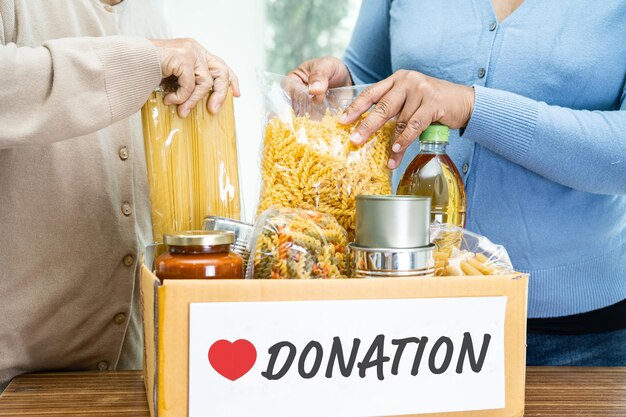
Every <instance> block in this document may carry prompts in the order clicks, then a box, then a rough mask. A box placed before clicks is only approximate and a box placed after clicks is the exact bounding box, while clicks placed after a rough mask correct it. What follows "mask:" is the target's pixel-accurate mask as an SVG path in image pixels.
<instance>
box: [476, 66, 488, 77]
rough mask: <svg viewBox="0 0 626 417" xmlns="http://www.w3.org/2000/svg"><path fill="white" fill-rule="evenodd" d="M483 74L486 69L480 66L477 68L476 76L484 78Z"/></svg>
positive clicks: (485, 72)
mask: <svg viewBox="0 0 626 417" xmlns="http://www.w3.org/2000/svg"><path fill="white" fill-rule="evenodd" d="M485 74H487V70H486V69H484V68H481V69H479V70H478V78H485Z"/></svg>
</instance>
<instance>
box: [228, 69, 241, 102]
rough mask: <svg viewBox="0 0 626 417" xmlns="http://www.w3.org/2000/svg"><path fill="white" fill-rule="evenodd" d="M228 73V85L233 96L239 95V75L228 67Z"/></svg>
mask: <svg viewBox="0 0 626 417" xmlns="http://www.w3.org/2000/svg"><path fill="white" fill-rule="evenodd" d="M228 74H229V76H230V86H231V88H232V89H233V96H235V97H241V89H240V88H239V77H237V75H236V74H235V73H234V72H233V70H231V69H229V70H228Z"/></svg>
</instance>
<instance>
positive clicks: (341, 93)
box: [257, 74, 395, 238]
mask: <svg viewBox="0 0 626 417" xmlns="http://www.w3.org/2000/svg"><path fill="white" fill-rule="evenodd" d="M261 85H262V89H263V93H264V96H265V108H266V122H265V136H264V144H263V150H262V161H261V176H262V181H263V183H262V189H261V195H260V202H259V207H258V210H257V214H260V213H262V212H263V211H265V210H266V209H268V208H269V207H271V206H274V205H277V206H281V207H293V208H303V209H307V210H317V211H321V212H323V213H328V214H331V215H333V216H334V217H335V218H336V219H337V220H338V221H339V224H340V225H341V226H343V227H344V228H345V229H346V230H347V231H348V235H349V237H350V238H352V237H353V236H354V227H355V224H354V222H355V219H354V216H355V207H356V201H355V198H356V196H357V195H359V194H373V195H376V194H391V193H392V190H391V173H390V170H389V169H388V168H387V162H388V161H389V150H390V146H391V144H390V143H391V140H392V139H393V135H394V129H395V122H388V123H387V124H385V126H384V127H383V128H382V129H380V130H379V131H378V132H377V133H376V134H375V135H373V136H372V138H371V140H369V141H368V142H367V143H366V144H364V145H363V146H360V147H355V146H353V145H352V144H351V142H350V141H349V137H350V134H351V133H352V131H353V130H354V127H355V124H352V125H342V124H341V123H339V121H338V117H339V115H340V114H341V112H342V111H343V110H344V109H345V108H346V107H347V106H348V105H349V104H350V103H351V102H352V101H353V100H354V99H355V98H356V97H357V95H358V94H359V93H360V92H361V91H362V90H363V88H364V87H363V86H355V87H348V88H337V89H331V90H329V91H328V92H327V94H326V97H325V98H324V100H320V102H316V101H315V100H314V99H313V98H312V96H310V95H309V94H308V91H306V90H305V89H304V88H303V86H302V84H301V83H297V82H294V81H293V79H292V78H289V77H283V76H276V75H272V74H264V75H263V76H261Z"/></svg>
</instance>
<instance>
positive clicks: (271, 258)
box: [246, 207, 348, 279]
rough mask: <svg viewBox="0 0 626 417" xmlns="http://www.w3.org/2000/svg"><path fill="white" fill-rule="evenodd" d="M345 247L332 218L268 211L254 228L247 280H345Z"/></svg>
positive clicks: (303, 212)
mask: <svg viewBox="0 0 626 417" xmlns="http://www.w3.org/2000/svg"><path fill="white" fill-rule="evenodd" d="M347 245H348V238H347V234H346V231H345V230H344V229H343V228H342V227H341V226H340V225H339V223H338V222H337V220H336V219H335V218H334V217H333V216H331V215H328V214H324V213H320V212H318V211H311V210H302V209H292V208H284V207H271V208H269V209H268V210H266V211H265V212H264V213H263V214H261V216H260V217H259V219H258V220H257V222H256V224H255V226H254V231H253V234H252V239H251V241H250V249H251V250H250V259H249V261H248V268H247V271H246V278H257V279H268V278H271V279H285V278H295V279H306V278H344V277H346V266H347V255H346V247H347Z"/></svg>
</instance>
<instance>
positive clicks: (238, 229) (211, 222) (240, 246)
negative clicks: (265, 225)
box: [204, 216, 254, 276]
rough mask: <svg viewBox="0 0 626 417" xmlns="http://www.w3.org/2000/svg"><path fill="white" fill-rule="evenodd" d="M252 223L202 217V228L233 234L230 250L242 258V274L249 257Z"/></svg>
mask: <svg viewBox="0 0 626 417" xmlns="http://www.w3.org/2000/svg"><path fill="white" fill-rule="evenodd" d="M253 228H254V226H253V225H251V224H249V223H245V222H242V221H239V220H233V219H229V218H226V217H219V216H207V217H205V218H204V230H222V231H225V232H233V233H234V234H235V243H233V244H232V246H231V250H232V251H233V252H235V253H236V254H237V255H239V256H241V257H242V258H243V268H244V276H245V273H246V271H245V270H246V268H247V266H248V259H249V258H250V248H249V245H250V238H251V237H252V229H253Z"/></svg>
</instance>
